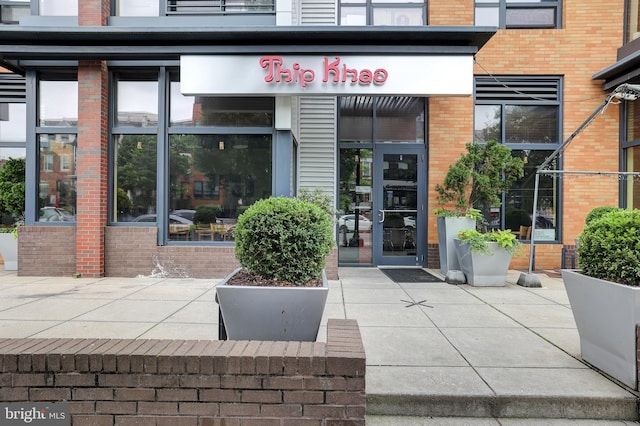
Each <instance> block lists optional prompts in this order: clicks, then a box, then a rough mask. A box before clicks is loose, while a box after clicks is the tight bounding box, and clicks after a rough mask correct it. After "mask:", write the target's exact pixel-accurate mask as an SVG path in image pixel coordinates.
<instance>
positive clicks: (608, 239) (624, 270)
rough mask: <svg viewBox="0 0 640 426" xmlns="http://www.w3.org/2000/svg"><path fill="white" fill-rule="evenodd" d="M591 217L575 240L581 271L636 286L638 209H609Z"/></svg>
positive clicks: (639, 242) (639, 281) (639, 269)
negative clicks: (576, 241)
mask: <svg viewBox="0 0 640 426" xmlns="http://www.w3.org/2000/svg"><path fill="white" fill-rule="evenodd" d="M602 210H603V209H600V210H599V212H602ZM594 216H596V217H595V218H593V217H592V218H590V219H589V221H587V223H586V224H585V228H584V230H583V231H582V233H581V234H580V236H579V237H578V256H579V262H580V268H581V269H582V272H583V273H584V274H586V275H589V276H591V277H595V278H600V279H603V280H607V281H613V282H617V283H620V284H625V285H630V286H639V285H640V210H638V209H635V210H624V209H619V208H613V209H612V210H611V211H609V212H605V213H604V214H602V215H601V216H599V217H597V216H598V213H596V214H594Z"/></svg>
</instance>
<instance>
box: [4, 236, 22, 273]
mask: <svg viewBox="0 0 640 426" xmlns="http://www.w3.org/2000/svg"><path fill="white" fill-rule="evenodd" d="M0 254H2V259H3V260H4V269H5V270H7V271H17V270H18V240H17V239H15V237H14V236H13V234H7V233H2V234H0Z"/></svg>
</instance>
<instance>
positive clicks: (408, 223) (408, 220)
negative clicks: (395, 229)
mask: <svg viewBox="0 0 640 426" xmlns="http://www.w3.org/2000/svg"><path fill="white" fill-rule="evenodd" d="M404 226H405V227H407V228H415V227H416V217H415V216H405V217H404Z"/></svg>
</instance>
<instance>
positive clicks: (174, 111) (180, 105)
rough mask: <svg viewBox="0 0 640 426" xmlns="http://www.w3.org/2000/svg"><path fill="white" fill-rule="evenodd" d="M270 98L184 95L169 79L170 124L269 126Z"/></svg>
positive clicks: (271, 110)
mask: <svg viewBox="0 0 640 426" xmlns="http://www.w3.org/2000/svg"><path fill="white" fill-rule="evenodd" d="M274 108H275V107H274V100H273V98H257V97H256V98H251V97H213V96H185V95H183V94H182V93H181V92H180V82H179V81H172V82H171V106H170V112H169V120H170V123H171V126H181V127H202V126H219V127H272V126H273V114H274Z"/></svg>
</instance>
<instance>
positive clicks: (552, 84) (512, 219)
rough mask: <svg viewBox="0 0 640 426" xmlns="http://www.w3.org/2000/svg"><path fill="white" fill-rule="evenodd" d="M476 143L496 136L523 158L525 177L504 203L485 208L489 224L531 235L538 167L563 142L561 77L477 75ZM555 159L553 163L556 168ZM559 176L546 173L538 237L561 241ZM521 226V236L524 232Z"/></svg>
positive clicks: (540, 198)
mask: <svg viewBox="0 0 640 426" xmlns="http://www.w3.org/2000/svg"><path fill="white" fill-rule="evenodd" d="M475 93H476V100H475V102H476V105H475V118H474V142H475V143H486V142H488V141H490V140H496V141H498V142H499V143H501V144H505V145H507V146H508V147H509V148H511V149H512V151H511V153H512V155H513V156H516V157H520V158H522V160H523V161H524V163H525V165H524V177H523V178H521V179H519V180H518V181H516V182H515V183H514V184H513V185H512V187H511V189H510V190H509V191H508V193H507V194H505V195H504V199H503V203H502V206H500V207H495V206H494V207H491V206H487V207H484V208H483V210H484V211H483V213H484V216H485V218H487V220H488V222H489V227H490V228H494V229H497V228H501V229H511V230H512V231H514V232H517V233H519V234H518V235H519V237H520V238H521V239H529V238H531V234H529V230H531V228H530V227H531V226H532V217H533V203H534V197H535V191H534V185H535V177H536V176H535V174H536V169H537V167H538V166H540V165H541V164H542V163H543V162H544V161H545V160H546V159H547V158H548V157H549V156H550V155H551V153H552V152H553V151H554V150H555V148H556V147H557V146H559V144H560V139H559V138H560V128H559V123H560V118H559V117H560V102H559V99H560V80H559V79H558V78H553V77H549V78H539V77H535V78H527V77H521V78H519V77H515V76H495V77H485V76H477V77H476V90H475ZM558 166H559V165H558V163H557V162H556V161H555V160H554V161H553V162H552V163H551V165H550V168H551V169H557V167H558ZM559 200H560V194H559V191H558V177H557V175H556V174H554V175H548V174H541V175H540V176H539V190H538V200H537V212H536V224H535V231H534V234H533V238H534V239H535V240H536V241H557V240H558V238H559V235H558V203H559ZM521 227H524V228H523V229H522V235H520V232H521V229H520V228H521Z"/></svg>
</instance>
